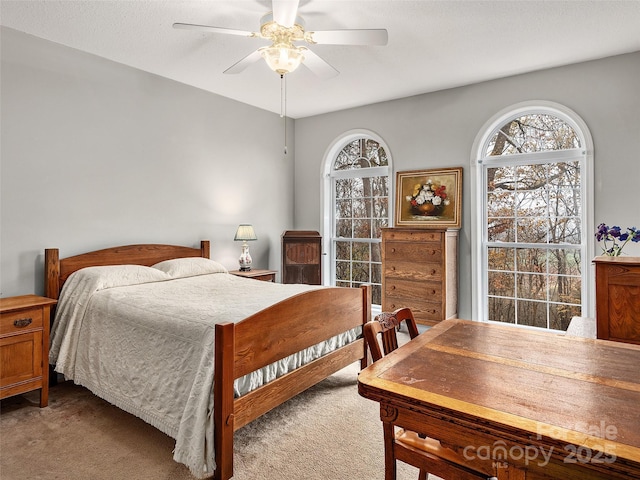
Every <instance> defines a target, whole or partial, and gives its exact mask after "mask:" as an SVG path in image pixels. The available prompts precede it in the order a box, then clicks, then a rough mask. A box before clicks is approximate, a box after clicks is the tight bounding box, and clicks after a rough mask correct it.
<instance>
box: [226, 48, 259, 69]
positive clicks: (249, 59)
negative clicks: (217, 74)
mask: <svg viewBox="0 0 640 480" xmlns="http://www.w3.org/2000/svg"><path fill="white" fill-rule="evenodd" d="M261 58H262V54H261V53H260V51H259V50H254V51H253V52H251V53H250V54H249V55H247V56H246V57H244V58H243V59H242V60H240V61H239V62H237V63H235V64H234V65H232V66H230V67H229V68H227V69H226V70H225V71H224V72H223V73H231V74H233V73H240V72H242V71H244V69H245V68H247V67H248V66H249V65H251V64H252V63H256V62H257V61H258V60H260V59H261Z"/></svg>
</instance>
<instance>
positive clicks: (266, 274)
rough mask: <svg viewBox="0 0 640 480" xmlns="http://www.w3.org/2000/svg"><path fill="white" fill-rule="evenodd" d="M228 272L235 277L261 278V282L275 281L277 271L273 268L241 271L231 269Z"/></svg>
mask: <svg viewBox="0 0 640 480" xmlns="http://www.w3.org/2000/svg"><path fill="white" fill-rule="evenodd" d="M229 273H230V274H232V275H235V276H237V277H245V278H253V279H255V280H262V281H263V282H275V281H276V274H277V273H278V272H276V271H275V270H260V269H251V270H242V271H241V270H232V271H230V272H229Z"/></svg>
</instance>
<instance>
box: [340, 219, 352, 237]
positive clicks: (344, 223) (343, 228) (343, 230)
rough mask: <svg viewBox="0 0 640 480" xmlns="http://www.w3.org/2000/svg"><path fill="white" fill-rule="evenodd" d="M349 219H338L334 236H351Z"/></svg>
mask: <svg viewBox="0 0 640 480" xmlns="http://www.w3.org/2000/svg"><path fill="white" fill-rule="evenodd" d="M351 224H352V222H351V220H350V219H347V220H338V221H337V222H336V236H337V237H345V238H353V236H352V231H351Z"/></svg>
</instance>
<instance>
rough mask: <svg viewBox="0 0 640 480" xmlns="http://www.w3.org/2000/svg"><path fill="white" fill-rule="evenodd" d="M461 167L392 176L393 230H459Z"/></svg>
mask: <svg viewBox="0 0 640 480" xmlns="http://www.w3.org/2000/svg"><path fill="white" fill-rule="evenodd" d="M461 209H462V167H453V168H441V169H437V170H410V171H405V172H397V173H396V208H395V219H394V224H395V226H396V227H418V228H460V226H461Z"/></svg>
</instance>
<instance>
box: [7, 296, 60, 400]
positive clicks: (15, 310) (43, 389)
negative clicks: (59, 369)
mask: <svg viewBox="0 0 640 480" xmlns="http://www.w3.org/2000/svg"><path fill="white" fill-rule="evenodd" d="M55 304H56V300H54V299H52V298H46V297H39V296H37V295H22V296H19V297H9V298H0V399H3V398H6V397H11V396H13V395H18V394H20V393H26V392H30V391H31V390H36V389H40V406H41V407H46V406H47V404H48V403H49V322H50V313H51V307H52V306H53V305H55Z"/></svg>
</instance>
